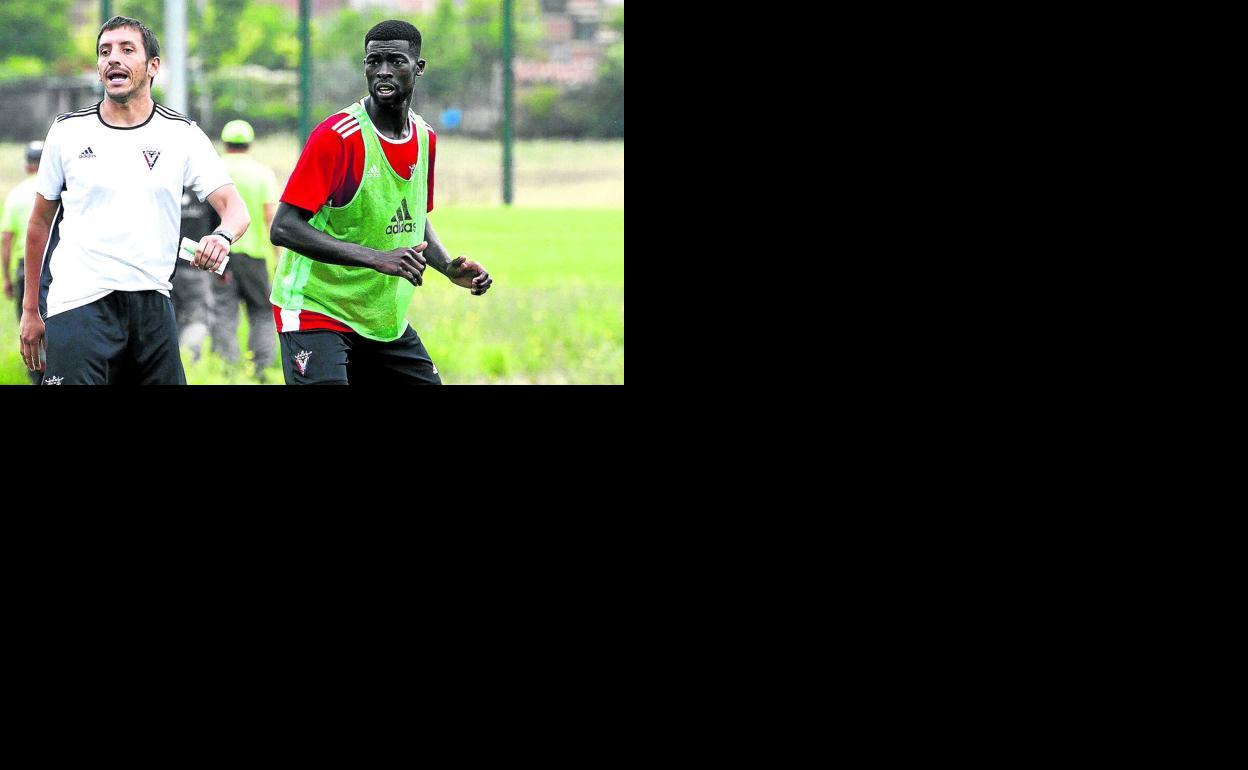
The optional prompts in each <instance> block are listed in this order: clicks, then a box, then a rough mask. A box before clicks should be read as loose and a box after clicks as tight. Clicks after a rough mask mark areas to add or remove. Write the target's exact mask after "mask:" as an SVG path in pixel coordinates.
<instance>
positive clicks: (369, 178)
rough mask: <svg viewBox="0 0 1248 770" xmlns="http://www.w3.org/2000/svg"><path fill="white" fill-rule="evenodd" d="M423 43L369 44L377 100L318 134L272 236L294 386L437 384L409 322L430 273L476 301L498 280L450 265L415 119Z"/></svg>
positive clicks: (285, 363)
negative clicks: (430, 215) (433, 216)
mask: <svg viewBox="0 0 1248 770" xmlns="http://www.w3.org/2000/svg"><path fill="white" fill-rule="evenodd" d="M420 46H421V39H420V32H419V31H418V30H417V29H416V28H415V27H413V26H412V25H411V24H408V23H407V22H405V21H393V20H392V21H383V22H381V23H380V24H378V25H376V26H375V27H373V28H372V29H370V30H369V31H368V34H367V35H365V36H364V77H365V78H366V80H367V81H368V94H369V95H368V96H367V97H365V98H364V99H362V100H361V101H359V102H358V103H356V104H352V105H351V106H349V107H347V108H345V109H343V110H341V111H339V112H338V113H336V114H334V115H332V116H330V117H329V118H328V119H327V120H325V121H324V122H323V123H321V124H320V125H319V126H317V128H316V129H315V130H314V131H313V132H312V136H311V137H309V139H308V143H307V146H305V147H304V149H303V154H302V155H301V156H300V157H299V162H298V163H297V164H296V166H295V170H294V173H292V174H291V177H290V180H289V181H288V182H287V184H286V189H285V191H284V192H283V193H282V199H281V203H280V204H279V205H278V208H277V216H276V217H274V219H273V227H272V231H271V233H270V236H271V238H272V241H273V243H274V245H277V246H284V247H286V248H287V249H289V251H288V252H287V253H286V254H285V255H283V257H282V259H281V260H280V261H279V263H278V266H277V274H276V276H275V277H274V280H273V294H272V297H271V300H272V302H273V305H274V308H273V315H274V319H275V321H276V323H277V330H278V338H279V342H280V344H281V351H282V373H283V374H284V376H285V379H286V384H288V385H296V384H298V385H304V384H328V385H347V384H369V383H406V384H429V385H439V384H441V382H442V379H441V377H439V375H438V369H437V367H436V366H434V363H433V361H432V360H430V358H429V354H428V352H426V351H425V346H424V344H423V343H421V341H420V337H418V336H417V334H416V331H415V330H414V329H412V328H411V326H410V325H409V324H408V322H407V318H406V313H407V306H408V303H409V302H410V301H411V298H412V295H413V294H414V293H415V291H416V287H417V286H420V285H421V283H422V281H423V274H424V270H425V266H426V264H428V265H432V266H433V268H434V269H435V270H437V271H438V272H440V273H442V274H443V275H445V276H446V277H447V278H448V279H449V280H450V281H451V282H452V283H454V284H455V285H457V286H462V287H463V288H465V289H468V290H470V291H471V293H472V294H474V295H478V296H479V295H482V294H485V292H486V291H488V290H489V288H490V285H491V284H492V282H493V281H492V279H491V278H490V274H489V273H487V272H486V271H485V268H483V267H481V265H479V264H477V263H476V262H472V261H469V260H468V259H467V258H466V257H462V256H461V257H457V258H455V259H454V260H452V259H451V258H450V256H449V255H448V254H447V252H446V249H445V248H444V247H443V246H442V243H441V241H439V240H438V236H437V234H436V233H434V231H433V226H432V225H431V224H430V223H429V221H428V219H427V218H426V214H427V212H429V211H431V210H432V209H433V165H434V160H435V157H434V156H435V151H436V136H435V135H434V133H433V131H432V130H431V129H430V128H429V126H427V125H426V124H425V121H424V120H423V119H422V118H421V117H420V116H419V115H417V114H416V113H414V112H412V111H411V109H410V105H411V101H412V92H413V90H414V88H415V81H416V78H417V77H418V76H420V74H421V73H422V72H424V69H425V60H424V59H421V58H420Z"/></svg>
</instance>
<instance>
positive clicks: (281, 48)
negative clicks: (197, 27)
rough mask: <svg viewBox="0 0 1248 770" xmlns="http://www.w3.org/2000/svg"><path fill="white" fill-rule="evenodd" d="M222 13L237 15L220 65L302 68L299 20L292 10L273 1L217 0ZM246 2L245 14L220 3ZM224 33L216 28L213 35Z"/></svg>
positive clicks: (219, 61)
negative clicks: (230, 45)
mask: <svg viewBox="0 0 1248 770" xmlns="http://www.w3.org/2000/svg"><path fill="white" fill-rule="evenodd" d="M214 5H216V6H218V9H219V10H221V11H222V12H221V13H220V14H218V18H222V19H223V23H226V24H228V22H224V19H225V18H226V17H227V16H228V17H230V18H234V19H235V20H236V21H235V23H234V27H233V29H232V30H231V31H230V33H228V37H227V41H226V42H232V43H233V46H232V47H228V48H226V49H225V50H224V51H223V52H222V53H221V54H220V57H219V59H218V60H217V63H218V64H219V65H220V66H229V65H238V64H255V65H258V66H261V67H267V68H269V69H298V68H299V19H298V17H297V16H296V15H295V14H294V13H293V12H291V11H289V10H287V9H285V8H283V7H282V6H280V5H275V4H271V3H257V2H252V3H246V2H245V0H224V1H223V0H216V2H215V3H214ZM223 5H228V6H237V5H245V7H244V8H243V9H242V12H241V14H240V13H238V12H237V11H234V10H233V9H228V10H226V9H221V8H220V6H223ZM219 34H220V32H219V31H217V30H213V32H212V35H214V36H216V35H219Z"/></svg>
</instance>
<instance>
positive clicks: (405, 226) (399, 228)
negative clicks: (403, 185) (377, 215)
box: [386, 198, 415, 235]
mask: <svg viewBox="0 0 1248 770" xmlns="http://www.w3.org/2000/svg"><path fill="white" fill-rule="evenodd" d="M390 221H391V222H394V224H392V225H390V226H389V227H387V228H386V235H396V234H398V233H410V232H412V230H413V229H415V228H414V226H413V224H412V215H411V214H410V213H408V210H407V198H404V199H403V205H401V206H399V207H398V208H397V209H395V210H394V216H392V217H390Z"/></svg>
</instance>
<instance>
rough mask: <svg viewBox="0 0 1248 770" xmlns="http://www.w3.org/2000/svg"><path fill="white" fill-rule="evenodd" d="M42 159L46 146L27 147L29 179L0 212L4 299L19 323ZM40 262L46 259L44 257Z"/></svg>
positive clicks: (36, 376)
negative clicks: (29, 225)
mask: <svg viewBox="0 0 1248 770" xmlns="http://www.w3.org/2000/svg"><path fill="white" fill-rule="evenodd" d="M41 155H43V142H31V143H30V144H28V145H26V179H25V180H23V181H22V182H21V183H20V184H19V185H18V186H17V187H14V188H13V190H12V191H11V192H10V193H9V195H8V197H7V198H5V199H4V210H3V211H2V212H0V271H2V272H3V273H4V297H5V299H11V300H14V302H13V309H14V310H15V311H16V316H17V320H18V322H19V323H20V322H21V320H22V296H23V295H24V294H25V293H26V262H25V258H24V257H25V254H26V225H27V223H28V222H29V221H30V212H31V210H32V209H34V207H35V186H36V184H37V183H38V180H37V179H36V178H35V173H36V172H37V171H39V156H41ZM39 259H40V260H42V259H43V255H42V254H40V255H39ZM15 277H16V280H17V290H16V292H14V278H15ZM27 374H28V375H30V381H31V382H32V383H34V384H36V385H38V384H39V380H40V379H41V378H42V374H41V373H40V372H37V371H34V372H31V371H28V372H27Z"/></svg>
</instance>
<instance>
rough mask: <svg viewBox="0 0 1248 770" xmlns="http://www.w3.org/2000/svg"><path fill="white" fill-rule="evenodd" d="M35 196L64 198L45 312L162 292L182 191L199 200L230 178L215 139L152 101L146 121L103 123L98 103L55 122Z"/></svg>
mask: <svg viewBox="0 0 1248 770" xmlns="http://www.w3.org/2000/svg"><path fill="white" fill-rule="evenodd" d="M38 178H39V184H38V187H37V188H36V189H37V191H38V193H39V194H40V195H42V196H43V197H44V198H46V199H48V200H57V199H58V198H59V199H60V201H61V209H62V211H61V215H62V217H63V219H62V221H61V224H60V243H58V244H57V246H56V249H55V251H54V252H53V254H52V258H51V265H50V270H51V273H52V286H51V288H49V289H48V316H49V317H51V316H54V315H56V314H57V313H63V312H65V311H66V310H73V309H74V308H76V307H81V306H83V305H86V304H89V303H91V302H95V301H96V300H97V299H99V298H100V297H103V296H105V295H106V294H108V293H110V292H113V291H147V290H156V291H159V292H160V293H161V294H164V295H165V296H166V297H167V296H169V291H170V289H171V288H172V284H171V283H170V279H171V278H172V277H173V269H174V264H175V263H176V261H177V253H178V252H177V249H178V231H179V225H180V222H181V212H182V188H183V187H190V188H191V189H192V190H194V191H195V194H196V195H197V196H199V199H200V200H201V201H202V200H204V199H205V198H207V197H208V196H209V195H211V194H212V193H213V192H214V191H215V190H216V189H217V188H219V187H221V186H223V185H227V184H232V182H231V180H230V177H229V174H227V173H226V171H225V166H224V164H223V163H222V162H221V158H220V157H219V156H218V155H217V151H216V148H214V147H213V146H212V141H211V140H210V139H209V138H208V137H207V136H206V135H205V134H204V132H203V130H202V129H200V127H199V126H197V125H196V124H195V123H194V122H192V121H191V120H190V119H188V118H186V117H184V116H182V115H179V114H178V113H176V112H174V111H173V110H170V109H169V108H167V107H164V106H163V105H159V104H156V105H155V106H154V107H153V109H152V114H151V116H150V117H149V118H148V119H147V121H146V122H145V123H142V124H141V125H138V126H133V127H130V128H117V127H113V126H109V125H107V124H105V123H104V120H103V117H102V116H101V115H100V105H99V104H96V105H94V106H91V107H87V108H85V109H82V110H79V111H77V112H70V113H66V114H65V115H61V116H60V117H58V118H57V119H56V122H54V123H53V124H52V128H51V129H50V130H49V131H48V138H47V140H46V141H45V142H44V144H43V157H42V159H41V160H40V163H39V176H38Z"/></svg>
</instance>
